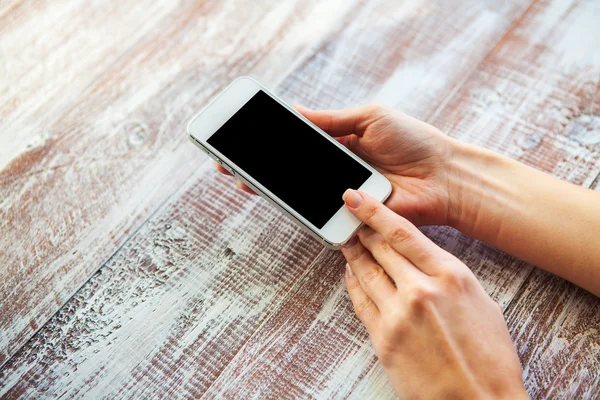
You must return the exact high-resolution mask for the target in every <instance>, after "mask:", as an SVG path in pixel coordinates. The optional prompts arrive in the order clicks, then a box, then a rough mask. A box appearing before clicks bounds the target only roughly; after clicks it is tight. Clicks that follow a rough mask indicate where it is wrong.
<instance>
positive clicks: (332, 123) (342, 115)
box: [294, 104, 379, 136]
mask: <svg viewBox="0 0 600 400" xmlns="http://www.w3.org/2000/svg"><path fill="white" fill-rule="evenodd" d="M378 107H379V106H377V105H373V104H369V105H366V106H360V107H354V108H346V109H342V110H319V111H316V110H311V109H308V108H305V107H302V106H298V105H296V106H294V108H295V109H296V110H297V111H298V112H299V113H300V114H302V115H304V116H305V117H306V118H308V119H309V120H310V121H311V122H312V123H313V124H315V125H317V126H318V127H319V128H321V129H323V130H324V131H325V132H327V133H329V134H330V135H331V136H346V135H349V134H355V135H358V136H361V135H362V134H363V133H364V130H365V128H366V127H367V126H369V124H370V123H372V122H373V121H374V120H375V119H376V118H377V114H376V113H377V110H378Z"/></svg>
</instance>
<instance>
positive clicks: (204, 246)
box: [0, 164, 322, 398]
mask: <svg viewBox="0 0 600 400" xmlns="http://www.w3.org/2000/svg"><path fill="white" fill-rule="evenodd" d="M321 249H322V246H321V245H320V244H319V243H317V242H316V241H314V240H312V239H311V238H310V237H308V236H307V235H305V234H304V233H302V232H301V230H300V228H298V227H297V226H296V225H295V224H293V223H292V222H291V221H288V220H287V219H286V218H283V216H282V215H281V214H280V213H279V212H278V211H277V210H275V209H274V208H272V207H270V206H269V205H268V203H267V202H265V201H264V200H262V199H260V198H257V197H254V196H250V195H247V194H245V193H242V192H239V191H236V190H235V189H234V185H233V184H232V180H231V178H228V177H224V176H222V175H220V174H218V173H217V172H216V171H215V170H214V168H213V166H212V165H208V164H205V165H204V166H203V167H201V168H200V169H198V170H197V171H196V172H195V175H194V177H193V179H190V180H188V181H187V183H186V185H185V186H184V187H183V188H182V190H181V191H180V192H179V193H178V195H177V196H176V197H175V201H171V202H168V203H167V204H166V205H164V206H163V207H162V208H161V210H160V211H159V212H158V213H156V214H155V215H154V216H153V217H152V218H151V219H150V220H149V221H148V222H147V223H146V224H144V226H143V227H142V228H141V229H140V230H139V231H138V232H137V233H136V234H135V235H134V237H133V238H132V239H131V240H130V241H128V242H127V243H126V244H125V245H124V247H123V248H122V249H121V250H120V251H119V252H118V253H117V254H116V255H115V256H114V257H113V258H111V259H110V261H109V262H108V263H107V264H106V265H104V266H103V267H102V268H101V269H100V270H99V271H98V272H97V273H96V274H95V275H94V276H93V277H92V278H91V279H90V281H88V282H87V283H86V284H85V285H84V286H83V287H82V289H81V290H79V291H78V293H77V294H76V295H75V296H74V297H73V298H72V299H71V301H69V303H68V304H67V305H66V306H65V307H64V308H63V309H62V310H61V311H60V312H59V313H58V314H56V315H55V316H54V317H53V318H52V319H51V320H50V321H49V322H48V324H46V325H45V326H44V327H43V328H42V329H41V330H40V332H38V333H37V334H36V335H35V336H34V338H33V339H32V340H30V341H29V342H28V343H27V344H26V345H25V346H24V347H23V348H22V349H21V351H19V353H18V354H17V355H16V356H15V357H13V358H12V359H11V360H10V361H9V362H8V363H7V364H5V366H4V368H3V369H2V370H1V371H0V396H3V395H4V396H7V397H9V398H10V397H18V396H25V397H38V396H39V395H42V394H43V395H44V396H49V397H61V396H64V397H67V398H80V397H92V398H95V397H101V396H107V397H116V398H125V397H131V396H135V397H142V398H146V397H152V396H156V395H161V396H164V397H171V396H174V395H176V396H177V397H193V398H197V397H200V396H201V395H202V394H203V393H204V392H205V390H206V389H207V388H208V387H209V386H210V384H211V382H212V381H213V380H214V379H216V377H217V376H218V375H219V374H220V372H221V370H222V369H223V368H224V367H225V365H227V363H228V362H229V360H230V359H231V358H232V357H233V356H235V354H236V353H237V351H238V349H239V348H240V347H241V346H242V345H243V344H244V343H245V342H246V340H247V339H248V337H250V335H251V334H252V332H254V330H255V329H256V328H257V327H258V326H260V324H261V323H262V322H263V321H264V319H265V318H266V317H267V316H268V315H269V314H270V313H271V312H272V311H273V310H274V309H276V308H277V307H279V305H280V304H281V302H282V301H283V300H284V299H285V294H286V293H287V292H288V291H290V289H291V287H292V286H293V285H294V282H295V281H296V280H297V279H298V277H300V276H301V275H302V274H303V273H304V271H305V270H306V269H307V268H308V267H309V265H310V263H311V261H312V259H314V257H315V254H318V253H319V252H320V251H321Z"/></svg>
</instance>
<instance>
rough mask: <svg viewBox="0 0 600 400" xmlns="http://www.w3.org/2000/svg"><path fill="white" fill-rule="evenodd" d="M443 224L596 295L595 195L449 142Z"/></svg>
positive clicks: (598, 218)
mask: <svg viewBox="0 0 600 400" xmlns="http://www.w3.org/2000/svg"><path fill="white" fill-rule="evenodd" d="M453 147H454V152H453V156H452V167H451V168H450V173H449V175H448V176H449V177H450V178H449V188H450V190H449V192H450V193H451V196H450V198H451V205H450V208H451V209H452V210H453V212H451V213H449V221H448V222H449V224H450V225H452V226H453V227H455V228H457V229H459V230H460V231H462V232H463V233H465V234H467V235H469V236H472V237H474V238H477V239H479V240H482V241H484V242H487V243H489V244H491V245H493V246H495V247H498V248H500V249H502V250H504V251H506V252H507V253H509V254H512V255H514V256H516V257H519V258H521V259H523V260H525V261H528V262H530V263H531V264H533V265H536V266H538V267H540V268H543V269H545V270H547V271H549V272H552V273H554V274H556V275H558V276H560V277H563V278H565V279H567V280H569V281H571V282H573V283H575V284H577V285H579V286H581V287H582V288H584V289H586V290H588V291H590V292H592V293H594V294H595V295H597V296H600V193H597V192H594V191H591V190H588V189H584V188H581V187H579V186H575V185H572V184H569V183H567V182H563V181H561V180H558V179H556V178H554V177H552V176H550V175H548V174H545V173H543V172H541V171H538V170H536V169H533V168H530V167H528V166H526V165H524V164H521V163H519V162H517V161H514V160H511V159H508V158H506V157H503V156H501V155H499V154H496V153H493V152H491V151H488V150H485V149H482V148H480V147H476V146H472V145H467V144H463V143H458V142H455V143H454V146H453Z"/></svg>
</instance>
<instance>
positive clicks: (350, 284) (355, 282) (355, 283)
mask: <svg viewBox="0 0 600 400" xmlns="http://www.w3.org/2000/svg"><path fill="white" fill-rule="evenodd" d="M346 286H347V287H348V291H349V292H351V291H353V290H355V289H357V288H359V287H360V282H358V280H357V279H353V280H351V281H346Z"/></svg>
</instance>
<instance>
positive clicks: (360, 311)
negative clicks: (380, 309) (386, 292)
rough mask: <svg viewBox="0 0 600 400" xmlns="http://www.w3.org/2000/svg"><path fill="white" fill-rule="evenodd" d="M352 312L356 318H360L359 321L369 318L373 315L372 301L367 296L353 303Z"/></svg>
mask: <svg viewBox="0 0 600 400" xmlns="http://www.w3.org/2000/svg"><path fill="white" fill-rule="evenodd" d="M354 312H355V313H356V315H357V316H358V318H360V319H361V321H368V320H370V319H371V318H372V317H373V315H374V313H373V302H372V301H371V299H368V298H366V299H363V300H361V301H359V302H358V303H356V304H355V305H354Z"/></svg>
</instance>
